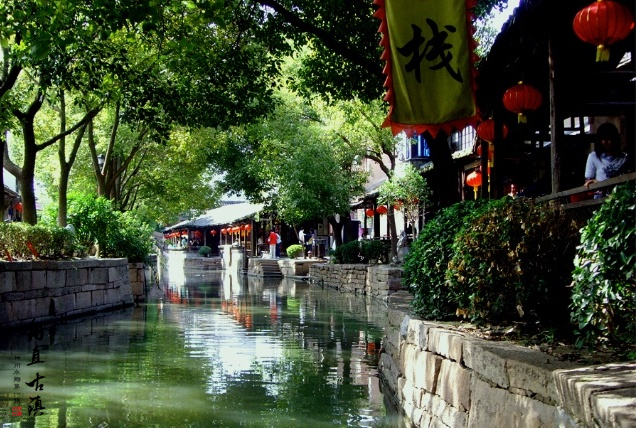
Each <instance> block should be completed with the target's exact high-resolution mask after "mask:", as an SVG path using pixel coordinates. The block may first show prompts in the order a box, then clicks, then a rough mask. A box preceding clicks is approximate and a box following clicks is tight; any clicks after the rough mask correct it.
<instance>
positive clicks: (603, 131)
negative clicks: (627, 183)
mask: <svg viewBox="0 0 636 428" xmlns="http://www.w3.org/2000/svg"><path fill="white" fill-rule="evenodd" d="M630 166H631V165H630V164H629V162H628V160H627V153H624V152H622V151H621V140H620V133H619V132H618V128H616V126H615V125H614V124H613V123H609V122H607V123H604V124H602V125H601V126H599V127H598V129H597V130H596V141H595V142H594V151H593V152H591V153H590V154H589V155H588V157H587V162H586V164H585V184H584V185H585V187H586V188H588V189H589V187H590V184H592V183H596V182H598V181H603V180H607V179H608V178H612V177H617V176H619V175H621V174H625V173H626V172H629V170H630ZM599 196H600V195H599ZM597 197H598V196H597Z"/></svg>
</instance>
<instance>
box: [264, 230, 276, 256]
mask: <svg viewBox="0 0 636 428" xmlns="http://www.w3.org/2000/svg"><path fill="white" fill-rule="evenodd" d="M277 240H278V234H277V233H276V231H275V230H274V229H272V230H270V232H269V236H268V237H267V243H268V244H269V256H270V258H272V259H273V258H275V257H276V241H277Z"/></svg>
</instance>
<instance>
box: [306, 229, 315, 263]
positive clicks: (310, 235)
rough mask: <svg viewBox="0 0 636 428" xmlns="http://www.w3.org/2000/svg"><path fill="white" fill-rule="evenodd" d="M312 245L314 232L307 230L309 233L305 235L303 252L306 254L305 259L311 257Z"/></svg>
mask: <svg viewBox="0 0 636 428" xmlns="http://www.w3.org/2000/svg"><path fill="white" fill-rule="evenodd" d="M313 244H314V230H313V229H309V232H307V233H305V251H306V253H307V257H311V255H312V251H311V250H312V246H313Z"/></svg>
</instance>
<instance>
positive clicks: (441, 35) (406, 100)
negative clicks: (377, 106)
mask: <svg viewBox="0 0 636 428" xmlns="http://www.w3.org/2000/svg"><path fill="white" fill-rule="evenodd" d="M375 4H377V5H379V6H380V9H378V11H377V12H376V14H375V16H376V17H378V18H380V19H381V20H382V24H381V25H380V32H381V33H382V42H381V45H382V46H383V47H384V53H383V55H382V59H384V60H385V61H386V62H387V64H386V67H385V74H387V79H386V82H385V86H386V87H387V94H386V96H385V99H386V100H387V101H388V102H389V104H390V110H389V114H388V117H387V118H386V120H385V122H384V124H383V126H390V127H391V130H392V132H393V134H394V135H395V134H398V133H399V132H401V131H405V132H407V133H408V134H411V135H412V134H421V133H422V132H424V131H428V132H429V133H430V134H431V135H433V136H435V135H437V133H438V132H439V131H440V130H443V131H445V132H446V133H450V132H451V131H452V130H455V129H463V128H464V127H466V126H467V125H475V124H476V123H477V121H478V120H479V113H478V109H477V104H476V101H475V75H476V71H475V67H474V59H475V54H474V48H475V46H476V44H475V42H474V40H473V31H472V24H471V17H472V14H471V12H470V8H471V7H472V6H473V5H474V0H444V1H438V0H375Z"/></svg>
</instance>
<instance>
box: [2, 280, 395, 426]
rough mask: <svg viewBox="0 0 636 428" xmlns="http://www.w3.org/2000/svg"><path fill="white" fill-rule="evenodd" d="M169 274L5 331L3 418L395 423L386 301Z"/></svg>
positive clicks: (34, 422)
mask: <svg viewBox="0 0 636 428" xmlns="http://www.w3.org/2000/svg"><path fill="white" fill-rule="evenodd" d="M174 272H175V270H174V269H173V270H171V274H170V275H171V276H170V277H167V276H166V275H164V278H162V280H161V282H160V284H159V285H158V286H157V285H155V286H153V287H152V290H151V291H150V293H149V299H148V303H146V304H143V305H140V306H139V307H134V308H127V309H123V310H117V311H115V312H108V313H100V314H95V315H93V316H91V317H85V318H81V319H74V320H68V321H66V322H64V323H57V324H55V325H38V324H37V323H34V324H33V325H32V326H31V328H26V327H25V328H22V329H20V330H18V331H14V332H3V333H0V334H1V337H0V338H1V344H0V364H1V365H0V421H2V427H3V428H9V427H82V428H83V427H99V428H105V427H217V426H218V427H334V426H351V427H389V426H397V425H398V424H397V423H396V421H397V417H396V415H394V414H393V412H392V411H390V410H387V408H386V407H385V404H384V398H383V395H382V392H381V391H380V385H379V380H378V375H377V362H378V350H379V349H380V347H381V340H382V337H383V334H384V332H383V330H382V327H381V326H382V325H383V322H384V317H385V316H386V308H384V307H383V306H382V305H381V304H378V303H377V302H373V301H370V300H367V299H365V298H363V297H356V296H351V295H345V294H341V293H339V292H337V291H334V290H329V289H323V288H322V287H320V286H318V285H314V284H308V283H306V282H303V281H292V280H264V279H262V278H251V277H244V276H233V275H231V274H222V273H215V272H209V271H208V272H206V271H195V270H192V271H188V272H185V273H182V272H179V271H178V270H177V271H176V273H174ZM29 412H31V414H29Z"/></svg>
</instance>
